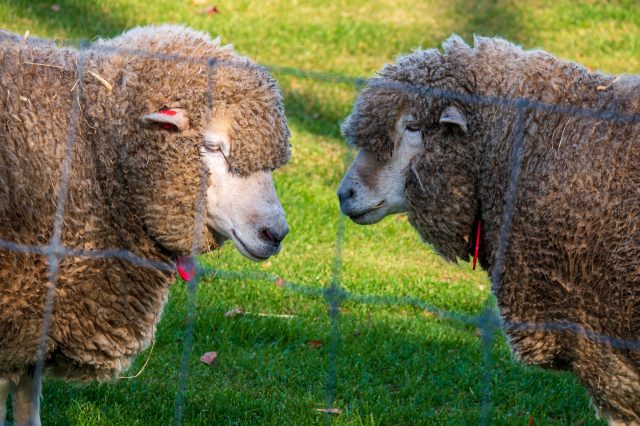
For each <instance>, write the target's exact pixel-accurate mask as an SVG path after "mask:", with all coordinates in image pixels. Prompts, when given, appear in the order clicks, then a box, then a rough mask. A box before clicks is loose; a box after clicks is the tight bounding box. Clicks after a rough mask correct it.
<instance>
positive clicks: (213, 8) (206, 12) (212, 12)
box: [200, 6, 220, 15]
mask: <svg viewBox="0 0 640 426" xmlns="http://www.w3.org/2000/svg"><path fill="white" fill-rule="evenodd" d="M219 13H220V10H219V9H218V6H209V7H207V8H206V9H202V10H201V11H200V14H202V15H217V14H219Z"/></svg>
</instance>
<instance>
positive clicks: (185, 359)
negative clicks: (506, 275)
mask: <svg viewBox="0 0 640 426" xmlns="http://www.w3.org/2000/svg"><path fill="white" fill-rule="evenodd" d="M0 42H1V43H0V44H7V43H8V41H7V40H0ZM9 42H10V43H38V44H43V43H44V44H48V43H50V41H48V40H46V39H37V38H33V37H31V38H30V39H29V40H10V41H9ZM68 44H72V45H76V46H78V60H77V63H76V70H75V72H76V73H77V75H78V81H77V84H76V85H75V86H74V88H73V90H72V92H71V94H70V96H71V105H72V109H71V111H70V117H71V119H70V123H71V124H70V126H69V129H68V135H67V139H66V142H65V154H64V159H63V161H62V163H61V164H60V176H61V177H60V182H59V192H58V194H57V202H56V209H55V216H54V223H53V224H52V226H53V233H52V235H53V237H52V238H51V241H50V242H49V243H48V244H45V245H25V244H20V243H18V242H14V241H7V240H3V239H0V249H2V250H5V251H10V252H16V253H21V254H25V255H27V254H34V255H42V256H46V258H47V261H48V277H49V282H48V283H47V292H46V299H45V304H44V306H45V307H44V316H43V322H42V328H41V337H40V345H39V349H38V354H37V361H36V364H35V368H34V381H33V390H32V392H33V395H34V400H35V401H37V400H38V398H37V395H39V393H40V390H41V379H42V376H43V372H44V363H45V358H46V341H47V335H48V332H49V327H50V322H51V316H52V315H53V312H54V306H55V289H56V285H57V280H58V273H59V265H60V262H61V261H62V260H63V259H65V258H74V257H75V258H92V259H109V258H117V259H121V260H123V261H125V262H128V263H129V264H131V265H134V266H139V267H144V268H150V269H155V270H158V271H163V272H175V271H176V264H175V263H163V262H158V261H156V260H153V259H146V258H144V257H141V256H138V255H136V254H135V253H132V252H131V251H129V250H125V249H122V248H118V247H106V248H103V249H95V250H88V249H83V248H77V247H67V246H65V245H64V244H63V241H62V231H63V228H64V214H65V206H66V203H67V196H68V189H69V182H70V173H71V168H72V157H73V149H74V144H75V142H76V139H77V136H78V126H79V122H80V115H81V110H82V91H83V79H82V76H83V75H84V73H85V68H84V58H85V55H86V54H87V52H88V51H91V52H92V53H100V54H104V55H121V56H137V57H145V58H151V59H154V60H157V61H163V62H172V63H180V62H184V63H197V64H202V65H205V66H207V69H208V74H207V76H208V79H207V81H208V90H207V94H206V103H207V105H206V107H207V108H211V107H212V105H213V104H214V103H215V101H216V97H215V93H214V92H213V81H214V79H215V69H216V67H217V66H220V65H225V66H234V67H235V66H237V67H242V66H246V65H243V64H242V63H236V62H234V61H221V60H219V59H216V58H204V59H203V58H196V57H189V56H183V55H179V54H166V53H158V52H153V51H145V50H139V49H124V48H114V47H110V46H95V45H90V44H89V43H87V42H80V43H68ZM42 65H47V64H42ZM265 68H266V69H267V70H270V71H272V72H274V73H277V74H279V75H288V76H292V77H298V78H303V79H310V80H317V81H321V82H326V83H334V84H346V85H351V86H352V87H353V88H354V89H356V90H359V89H362V88H363V87H364V86H365V85H366V84H367V82H368V80H367V79H366V78H361V77H350V76H344V75H338V74H331V73H324V72H317V71H306V70H299V69H295V68H288V67H280V66H265ZM369 83H370V85H372V86H375V87H379V88H384V89H386V90H396V91H400V92H408V93H413V94H418V95H421V96H425V97H430V98H439V99H444V100H450V101H457V102H461V103H465V104H469V105H476V106H488V105H493V106H499V107H502V108H504V109H505V110H514V111H515V126H516V127H515V129H516V131H515V137H514V140H513V141H512V142H513V147H512V152H511V159H510V160H509V161H510V166H509V170H511V175H510V177H509V180H508V186H507V188H505V191H506V197H505V199H506V205H505V208H504V212H503V217H502V222H501V223H502V225H501V228H500V233H499V241H498V245H497V255H496V257H495V262H496V263H495V266H494V267H493V268H492V274H491V282H492V289H493V292H494V293H495V292H496V291H497V290H498V289H499V288H500V285H501V282H502V275H503V272H504V267H505V265H504V263H505V254H506V252H507V250H508V249H509V236H510V232H511V225H512V221H513V215H514V211H515V202H516V193H517V189H518V183H519V177H520V169H521V162H522V157H523V152H524V144H525V133H526V129H525V116H526V114H527V113H529V112H533V111H541V112H546V113H550V114H562V115H570V116H572V117H575V118H590V119H597V120H602V121H607V122H609V123H611V125H620V124H630V125H636V124H638V123H640V113H635V114H626V113H620V112H618V111H613V110H598V109H586V108H578V107H573V106H569V105H557V104H547V103H543V102H539V101H534V100H530V99H526V98H517V99H511V98H501V97H495V96H479V95H474V94H469V93H462V92H455V91H450V90H444V89H441V88H437V87H428V86H415V85H411V84H407V83H399V82H381V81H380V80H374V81H370V82H369ZM352 157H353V155H352V152H351V151H349V152H347V155H346V157H345V159H344V160H345V161H344V165H345V167H346V166H347V165H348V164H349V163H350V161H351V159H352ZM200 169H201V170H200V188H199V191H198V193H199V197H198V203H197V208H196V212H195V227H194V230H195V231H194V235H193V250H192V254H191V256H192V258H191V261H192V262H193V263H194V266H195V271H196V273H195V274H194V275H193V276H192V278H191V279H189V280H188V281H187V314H186V318H185V322H184V340H183V351H182V354H181V359H180V369H179V379H178V391H177V393H176V398H175V406H174V424H176V425H180V424H183V423H184V418H183V417H184V404H185V401H184V398H185V392H186V385H187V381H188V375H189V360H190V357H191V356H192V349H193V339H194V337H193V334H194V330H193V328H194V320H195V317H196V288H197V286H198V283H199V282H200V280H201V279H203V278H206V277H209V278H211V279H213V278H218V279H235V280H254V281H264V282H270V283H274V284H277V285H278V286H280V287H282V288H284V289H286V290H288V291H290V292H292V293H296V294H299V295H302V296H305V297H313V298H324V300H325V303H326V305H327V315H328V317H329V320H330V337H329V339H330V342H329V345H328V359H327V370H326V371H327V374H326V387H325V389H326V392H325V404H326V407H327V408H331V407H333V406H334V402H335V400H336V392H337V384H338V381H339V377H338V364H339V349H340V347H339V346H340V306H341V303H343V302H345V301H350V302H355V303H360V304H370V305H385V306H412V307H415V308H417V309H419V310H422V311H425V312H428V313H431V314H433V315H435V316H437V317H438V318H441V319H443V320H447V321H456V322H460V323H463V324H467V325H473V326H475V327H477V328H478V329H479V332H480V336H481V349H482V364H483V370H482V375H481V381H482V390H483V394H482V397H481V411H480V412H481V414H480V419H479V423H480V424H481V425H488V424H490V422H491V405H492V401H491V383H490V382H491V377H492V371H491V369H492V365H491V364H492V356H491V346H492V343H493V340H494V338H495V336H496V333H497V332H499V331H500V330H504V329H505V328H507V329H510V330H519V331H524V330H527V331H565V332H570V333H575V334H577V335H580V336H582V337H585V338H587V339H590V340H593V341H594V342H597V343H600V344H605V345H609V346H612V347H615V348H620V349H625V350H640V340H624V339H620V338H617V337H613V336H607V335H602V334H599V333H595V332H593V331H591V330H589V329H587V328H585V327H584V326H582V325H581V324H577V323H571V322H567V321H557V322H547V323H530V322H515V321H504V320H503V319H502V318H501V317H500V315H499V313H498V310H497V307H496V302H495V298H494V297H493V296H490V297H489V299H488V300H486V302H485V308H484V310H483V311H482V313H480V314H479V315H470V314H466V313H460V312H454V311H449V310H445V309H441V308H439V307H437V306H435V305H433V304H432V303H429V302H428V301H425V300H421V299H420V298H416V297H407V296H399V297H393V296H386V295H385V296H382V295H374V294H357V293H353V292H350V291H347V290H345V289H344V288H343V287H342V286H341V284H340V281H341V278H340V277H341V267H342V245H343V241H344V238H345V216H344V215H339V216H337V217H336V220H337V233H336V238H335V254H334V261H333V271H332V276H331V280H330V281H329V284H328V285H327V286H326V287H325V288H324V289H321V288H318V287H315V286H312V285H305V284H301V283H296V282H292V281H288V280H286V279H285V278H283V277H280V276H277V275H274V274H271V273H267V272H262V271H234V270H222V269H217V268H212V267H208V266H205V265H203V264H201V263H200V262H199V261H198V259H197V256H199V250H198V248H199V247H200V237H201V236H200V233H199V232H197V230H198V229H200V228H201V225H202V224H203V223H204V220H205V219H204V215H205V204H206V183H207V171H206V168H205V167H204V165H203V166H201V167H200ZM37 409H38V407H37V404H36V405H35V406H34V407H33V410H37ZM325 422H326V424H330V423H331V422H332V415H331V414H330V413H326V414H325Z"/></svg>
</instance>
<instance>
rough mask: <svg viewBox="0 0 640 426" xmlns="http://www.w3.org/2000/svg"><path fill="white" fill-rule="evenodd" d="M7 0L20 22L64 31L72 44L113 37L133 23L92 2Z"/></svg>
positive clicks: (82, 0) (74, 0) (86, 0)
mask: <svg viewBox="0 0 640 426" xmlns="http://www.w3.org/2000/svg"><path fill="white" fill-rule="evenodd" d="M5 1H6V5H7V6H8V7H9V8H10V10H11V12H12V13H14V14H15V15H16V16H17V17H18V19H24V20H25V21H29V20H33V21H37V22H38V24H39V25H42V26H44V27H46V28H47V29H50V30H52V31H59V32H60V31H61V32H64V33H65V36H66V37H67V38H69V39H70V40H69V41H72V42H75V41H78V40H82V39H85V40H89V39H91V38H93V37H94V36H96V35H100V36H111V35H114V34H116V33H118V32H121V31H123V30H124V29H125V28H126V27H127V25H128V24H129V22H127V20H126V19H124V18H123V17H117V16H115V15H114V14H113V13H111V11H110V10H109V8H107V7H105V6H101V5H98V4H96V3H95V2H93V1H91V0H55V1H52V0H48V1H37V0H35V1H34V0H5ZM26 29H28V28H26ZM34 35H36V36H37V35H38V34H34ZM65 41H66V40H65Z"/></svg>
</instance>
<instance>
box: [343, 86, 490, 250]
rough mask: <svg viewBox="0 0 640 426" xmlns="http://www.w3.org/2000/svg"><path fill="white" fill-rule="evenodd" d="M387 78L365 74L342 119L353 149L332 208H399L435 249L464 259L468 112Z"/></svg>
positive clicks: (474, 153) (468, 228)
mask: <svg viewBox="0 0 640 426" xmlns="http://www.w3.org/2000/svg"><path fill="white" fill-rule="evenodd" d="M393 83H394V81H393V80H384V79H382V80H381V79H378V80H375V79H374V80H372V82H370V85H369V86H368V87H367V88H365V90H364V91H363V92H362V93H361V94H360V96H359V97H358V100H357V102H356V105H355V107H354V109H353V112H352V114H351V116H350V117H349V118H348V119H347V121H346V122H345V124H344V125H343V132H344V134H345V136H346V137H347V138H348V139H349V141H350V143H352V144H354V145H356V146H358V147H360V152H359V153H358V155H357V156H356V158H355V160H354V162H353V164H352V165H351V167H350V168H349V170H348V171H347V173H346V175H345V177H344V178H343V180H342V183H341V184H340V188H339V190H338V198H339V199H340V208H341V210H342V212H343V213H344V214H346V215H348V216H349V217H350V218H351V219H352V220H353V221H354V222H356V223H359V224H372V223H376V222H378V221H380V220H381V219H382V218H384V217H385V216H387V215H389V214H392V213H400V212H407V213H408V217H409V221H410V222H411V224H412V225H413V226H414V227H415V228H416V230H417V231H418V232H419V233H420V235H421V236H422V237H423V239H424V240H426V241H427V242H429V243H431V244H432V245H433V247H434V248H435V249H436V251H438V252H439V253H440V254H442V255H443V256H444V257H445V258H447V259H449V260H455V259H456V258H457V257H459V258H463V259H464V258H466V256H467V255H468V252H469V247H470V246H469V235H470V234H471V233H472V228H473V221H474V220H475V216H476V212H477V176H478V171H477V165H478V161H479V160H478V159H479V152H478V146H479V143H477V141H478V140H479V136H478V132H477V130H476V126H475V125H474V123H475V119H474V118H473V116H471V115H470V114H469V111H464V110H463V108H464V107H463V106H462V105H460V106H459V105H456V104H454V103H451V102H443V101H442V100H435V101H434V100H433V99H431V98H429V97H424V96H419V95H418V94H413V93H408V92H407V91H402V90H397V89H395V88H394V87H393Z"/></svg>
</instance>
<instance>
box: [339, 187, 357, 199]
mask: <svg viewBox="0 0 640 426" xmlns="http://www.w3.org/2000/svg"><path fill="white" fill-rule="evenodd" d="M355 194H356V193H355V191H354V190H353V188H345V189H341V190H339V191H338V200H340V202H341V203H344V202H345V201H346V200H348V199H349V198H352V197H353V196H354V195H355Z"/></svg>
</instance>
